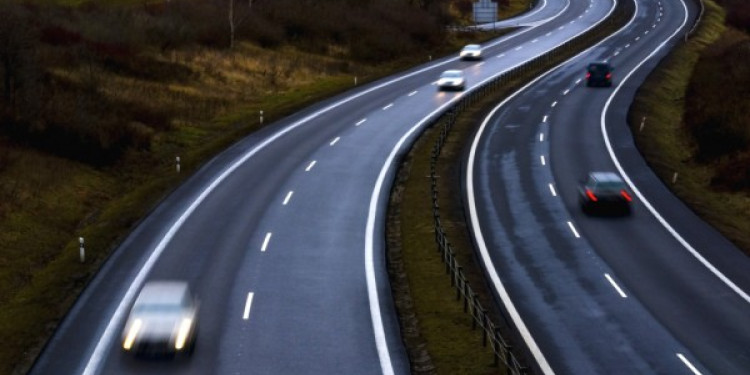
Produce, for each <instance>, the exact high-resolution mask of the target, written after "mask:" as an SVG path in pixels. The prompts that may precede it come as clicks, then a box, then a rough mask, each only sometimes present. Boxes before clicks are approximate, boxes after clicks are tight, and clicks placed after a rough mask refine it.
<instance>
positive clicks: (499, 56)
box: [497, 53, 505, 59]
mask: <svg viewBox="0 0 750 375" xmlns="http://www.w3.org/2000/svg"><path fill="white" fill-rule="evenodd" d="M503 56H505V54H504V53H501V54H499V55H497V58H498V59H499V58H501V57H503Z"/></svg>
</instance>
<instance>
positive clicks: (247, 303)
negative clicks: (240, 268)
mask: <svg viewBox="0 0 750 375" xmlns="http://www.w3.org/2000/svg"><path fill="white" fill-rule="evenodd" d="M253 295H254V293H253V292H250V293H248V294H247V299H246V300H245V311H243V312H242V320H248V319H250V306H251V305H252V304H253Z"/></svg>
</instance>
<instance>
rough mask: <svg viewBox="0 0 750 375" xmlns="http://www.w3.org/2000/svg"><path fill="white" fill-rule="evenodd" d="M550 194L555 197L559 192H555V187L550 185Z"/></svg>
mask: <svg viewBox="0 0 750 375" xmlns="http://www.w3.org/2000/svg"><path fill="white" fill-rule="evenodd" d="M549 192H550V193H552V196H553V197H556V196H557V191H555V185H552V184H549Z"/></svg>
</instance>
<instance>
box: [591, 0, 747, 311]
mask: <svg viewBox="0 0 750 375" xmlns="http://www.w3.org/2000/svg"><path fill="white" fill-rule="evenodd" d="M636 4H637V3H636ZM682 7H683V9H684V11H685V12H684V14H685V16H684V17H683V20H682V24H681V25H680V27H678V28H677V29H676V30H675V32H673V33H672V35H670V36H669V37H668V38H667V39H665V40H664V41H663V42H662V43H661V44H660V45H659V46H657V47H656V48H655V49H654V50H653V51H651V53H650V54H649V55H648V56H646V58H644V59H643V60H642V61H641V62H640V63H638V65H636V67H635V68H634V69H633V70H631V71H630V73H628V74H627V75H626V76H625V78H623V80H622V83H625V82H626V81H627V80H628V79H630V77H631V76H632V75H633V74H635V72H636V71H637V70H638V69H640V67H641V66H643V64H645V63H646V62H647V61H648V60H650V59H652V58H653V57H654V56H655V55H656V54H657V53H658V52H659V51H660V50H662V49H663V48H664V46H666V45H667V43H669V42H670V40H671V39H672V38H674V37H675V36H676V35H677V34H678V33H679V32H680V30H681V29H682V28H683V27H685V25H686V24H687V21H688V18H687V16H688V14H689V12H688V9H687V5H686V4H685V2H684V1H682ZM624 86H625V85H623V84H620V85H617V87H615V89H614V90H613V91H612V94H611V95H610V97H609V99H607V102H606V103H605V104H604V108H603V109H602V112H601V115H600V118H599V121H600V124H601V126H600V128H601V131H602V138H603V139H604V145H605V146H606V147H607V152H609V157H610V159H612V162H613V163H614V165H615V168H617V170H618V171H619V172H620V175H621V176H622V178H623V180H625V182H626V183H627V184H628V186H630V189H631V191H632V192H633V194H635V195H636V196H637V197H638V198H639V199H640V201H641V203H643V205H644V206H645V207H646V209H648V210H649V212H651V214H652V215H653V216H654V217H655V218H656V220H658V221H659V223H661V225H662V226H663V227H664V228H665V229H666V230H667V231H668V232H669V233H670V234H671V235H672V237H674V238H675V240H677V242H679V243H680V244H681V245H682V247H684V248H685V250H687V252H689V253H690V254H691V255H692V256H693V257H694V258H695V259H697V260H698V261H699V262H701V264H703V266H704V267H706V268H707V269H708V270H709V271H711V273H713V274H714V276H716V277H717V278H719V280H721V281H722V282H723V283H724V284H725V285H726V286H727V287H729V288H730V289H731V290H732V291H734V292H735V293H736V294H737V295H738V296H740V297H741V298H742V299H743V300H744V301H745V302H747V303H750V295H748V293H747V292H745V291H744V290H742V289H741V288H740V287H739V286H738V285H737V284H735V283H734V282H733V281H732V280H730V279H729V278H728V277H727V276H726V275H724V274H723V273H722V272H721V271H719V269H718V268H716V267H715V266H714V265H713V264H711V262H709V261H708V260H706V258H704V257H703V256H702V255H701V254H700V253H699V252H698V251H697V250H695V248H693V247H692V246H691V245H690V244H689V243H688V242H687V241H686V240H685V239H684V238H682V236H681V235H680V234H679V233H677V231H676V230H675V229H674V228H672V226H671V225H670V224H669V223H668V222H667V220H665V219H664V218H663V217H662V216H661V214H659V212H657V211H656V209H655V208H654V207H653V206H652V205H651V203H650V202H649V201H648V200H647V199H646V197H644V196H643V194H642V193H641V191H640V190H639V189H638V188H637V187H636V186H635V184H634V183H633V181H632V180H631V179H630V176H628V174H627V173H625V170H624V169H623V167H622V165H621V164H620V160H619V159H618V158H617V155H615V152H614V149H613V148H612V143H611V142H610V140H609V132H608V131H607V121H606V114H607V111H609V107H610V106H611V105H612V101H613V100H614V97H615V95H617V94H618V93H619V92H620V89H621V88H622V87H624Z"/></svg>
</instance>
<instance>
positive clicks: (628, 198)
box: [620, 190, 633, 202]
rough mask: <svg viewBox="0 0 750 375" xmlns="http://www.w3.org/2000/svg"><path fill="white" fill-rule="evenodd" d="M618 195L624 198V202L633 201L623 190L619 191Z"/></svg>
mask: <svg viewBox="0 0 750 375" xmlns="http://www.w3.org/2000/svg"><path fill="white" fill-rule="evenodd" d="M620 195H622V197H623V198H625V200H626V201H628V202H632V201H633V198H632V197H631V196H630V194H628V192H627V191H625V190H621V191H620Z"/></svg>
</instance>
